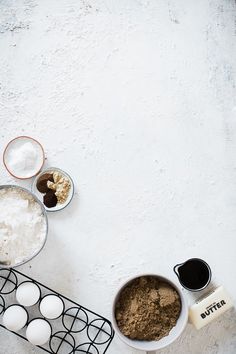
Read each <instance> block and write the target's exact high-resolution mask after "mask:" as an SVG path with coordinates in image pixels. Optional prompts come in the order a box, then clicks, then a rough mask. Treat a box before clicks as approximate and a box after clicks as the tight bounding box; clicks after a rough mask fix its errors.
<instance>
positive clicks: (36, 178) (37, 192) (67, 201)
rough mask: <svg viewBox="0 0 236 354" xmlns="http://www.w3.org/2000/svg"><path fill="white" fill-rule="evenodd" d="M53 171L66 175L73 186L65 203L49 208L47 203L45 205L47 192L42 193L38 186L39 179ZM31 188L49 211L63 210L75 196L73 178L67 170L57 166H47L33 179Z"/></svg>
mask: <svg viewBox="0 0 236 354" xmlns="http://www.w3.org/2000/svg"><path fill="white" fill-rule="evenodd" d="M53 172H59V173H61V174H62V175H63V176H65V177H66V178H67V179H68V180H69V181H70V185H71V188H70V191H69V195H68V198H67V200H66V201H65V203H63V204H59V203H58V204H57V205H56V206H55V207H53V208H48V207H46V205H44V203H43V197H44V194H45V193H40V192H39V190H38V188H37V181H38V179H39V178H40V177H41V176H42V175H44V174H45V173H53ZM31 190H32V193H34V194H35V195H36V197H37V198H38V199H39V200H40V201H41V203H42V204H43V206H44V208H45V209H46V211H49V212H53V211H59V210H62V209H64V208H65V207H67V205H68V204H70V202H71V200H72V198H73V196H74V183H73V180H72V178H71V177H70V176H69V175H68V173H66V172H65V171H63V170H61V169H60V168H57V167H50V168H47V169H45V170H43V171H42V172H40V173H39V174H38V175H37V176H36V177H35V179H34V180H33V183H32V187H31Z"/></svg>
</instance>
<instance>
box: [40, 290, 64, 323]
mask: <svg viewBox="0 0 236 354" xmlns="http://www.w3.org/2000/svg"><path fill="white" fill-rule="evenodd" d="M39 308H40V312H41V314H42V315H43V316H44V317H46V318H48V319H50V320H52V319H54V318H58V317H59V316H60V315H61V314H62V312H63V310H64V303H63V301H62V300H61V299H60V297H58V296H56V295H46V296H45V297H44V298H43V299H42V301H41V302H40V307H39Z"/></svg>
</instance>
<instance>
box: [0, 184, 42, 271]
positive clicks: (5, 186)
mask: <svg viewBox="0 0 236 354" xmlns="http://www.w3.org/2000/svg"><path fill="white" fill-rule="evenodd" d="M7 188H10V189H16V190H22V191H24V192H25V193H27V194H28V195H29V196H31V197H33V198H34V200H35V202H37V203H38V204H39V206H40V208H41V210H42V214H43V217H44V220H45V223H46V229H45V236H44V240H43V242H42V245H41V247H40V248H39V249H38V250H37V251H36V252H35V253H33V254H31V255H29V256H28V257H27V258H26V259H24V260H23V261H22V262H19V263H17V264H14V265H11V264H9V265H8V264H5V263H0V268H3V267H4V268H11V267H12V268H15V267H18V266H20V265H23V264H25V263H27V262H29V261H30V260H32V259H33V258H34V257H36V256H37V255H38V254H39V253H40V252H41V251H42V249H43V247H44V246H45V244H46V241H47V236H48V217H47V213H46V210H45V208H44V205H43V204H42V203H41V201H40V200H39V199H38V198H37V197H36V196H35V195H34V194H33V193H32V192H30V191H29V190H28V189H26V188H23V187H20V186H18V185H14V184H5V185H0V189H7Z"/></svg>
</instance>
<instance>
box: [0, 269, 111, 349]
mask: <svg viewBox="0 0 236 354" xmlns="http://www.w3.org/2000/svg"><path fill="white" fill-rule="evenodd" d="M26 281H31V282H33V283H34V284H36V285H37V286H38V287H39V289H40V292H41V295H40V299H39V301H38V302H37V304H35V305H33V306H31V307H27V308H25V310H26V311H27V313H28V321H27V324H26V326H25V327H24V328H23V329H21V330H20V331H18V332H12V333H14V334H15V335H17V336H18V337H21V338H22V339H24V340H26V341H28V339H27V338H26V335H25V333H26V328H27V325H28V324H29V322H30V321H31V320H32V319H36V318H42V319H44V317H43V316H42V315H41V313H40V311H39V304H40V301H41V299H42V298H43V297H45V296H47V295H52V294H53V295H56V296H59V297H60V299H61V300H62V302H63V304H64V311H63V313H62V314H61V316H60V317H59V318H57V319H54V320H49V319H46V320H47V321H48V323H49V324H50V326H51V329H52V332H51V336H50V339H49V341H48V342H47V343H46V344H44V345H39V346H37V347H39V348H41V349H42V350H44V351H45V352H47V353H50V354H81V353H86V354H104V353H106V351H107V349H108V347H109V346H110V344H111V342H112V340H113V338H114V330H113V328H112V325H111V322H110V321H109V320H107V319H106V318H105V317H102V316H100V315H99V314H97V313H95V312H93V311H91V310H89V309H87V308H85V307H83V306H81V305H79V304H78V303H76V302H74V301H72V300H70V299H69V298H67V297H65V296H63V295H61V294H59V293H57V292H56V291H54V290H52V289H50V288H48V287H47V286H45V285H43V284H41V283H39V282H38V281H36V280H34V279H32V278H30V277H29V276H27V275H25V274H23V273H21V272H19V271H18V270H16V269H12V268H0V327H3V328H5V329H7V328H6V327H5V326H4V324H3V321H2V317H3V314H4V311H5V310H6V309H7V308H8V307H9V306H12V305H14V304H17V301H16V296H15V292H16V289H17V287H18V286H19V285H20V284H21V283H23V282H26Z"/></svg>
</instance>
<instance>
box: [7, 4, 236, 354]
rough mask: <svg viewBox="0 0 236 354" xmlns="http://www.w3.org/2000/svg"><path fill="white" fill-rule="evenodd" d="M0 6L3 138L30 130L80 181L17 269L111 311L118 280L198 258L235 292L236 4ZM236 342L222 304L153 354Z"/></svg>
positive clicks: (233, 323) (12, 347)
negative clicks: (217, 313) (39, 247)
mask: <svg viewBox="0 0 236 354" xmlns="http://www.w3.org/2000/svg"><path fill="white" fill-rule="evenodd" d="M0 17H1V20H0V56H1V67H0V100H1V102H0V119H1V130H0V133H1V148H2V149H3V147H4V145H5V144H6V143H7V142H8V141H9V140H10V139H11V138H13V137H14V136H16V135H20V134H27V135H31V136H33V137H35V138H36V139H38V140H39V141H40V142H41V143H42V144H43V145H44V147H45V148H46V153H47V156H48V160H47V165H48V166H50V165H54V166H58V167H61V168H62V169H65V170H66V171H68V172H69V173H71V175H72V176H73V178H74V180H75V183H76V187H77V190H78V193H77V194H76V196H75V198H74V201H73V203H72V204H71V205H70V206H69V207H68V208H67V209H66V210H64V211H62V212H60V213H58V214H56V213H55V214H52V215H51V214H50V215H49V222H50V233H49V240H48V243H47V245H46V247H45V249H44V251H43V252H42V253H41V254H40V255H39V256H38V257H37V259H35V260H34V261H32V262H31V263H30V264H27V265H26V266H24V267H21V270H23V271H25V272H26V273H28V274H30V275H32V276H33V277H35V278H37V279H38V280H40V281H42V282H44V283H45V284H48V285H50V286H51V287H52V288H55V289H56V290H58V291H59V292H62V293H64V294H65V295H68V296H70V297H72V298H74V299H75V300H78V301H79V302H81V303H82V304H84V305H86V306H87V307H91V309H93V310H95V311H98V312H100V313H102V314H104V315H105V316H109V315H110V308H111V302H112V298H113V295H114V292H115V289H116V287H117V286H118V285H119V283H120V282H121V281H122V280H124V279H126V278H127V277H128V276H131V275H134V274H137V273H139V272H146V271H151V272H160V273H163V275H167V276H171V277H173V278H174V275H173V273H172V266H173V265H174V264H176V263H178V262H179V261H182V260H185V259H186V258H189V257H191V256H199V257H202V258H204V259H206V260H207V261H208V262H209V263H210V265H211V266H212V270H213V274H214V278H215V280H216V282H218V283H220V284H223V285H225V287H226V288H227V290H228V291H229V292H230V293H231V295H232V296H233V298H234V300H235V299H236V282H235V279H236V268H235V254H236V251H235V243H236V242H235V238H236V157H235V156H236V153H235V151H236V150H235V148H236V121H235V120H236V96H235V94H236V86H235V85H236V60H235V58H236V26H235V20H236V5H235V2H234V1H233V0H214V1H209V0H198V1H196V0H188V1H186V0H175V1H174V0H170V1H166V0H159V1H157V0H150V1H149V0H129V1H127V0H96V1H95V0H94V1H92V0H90V1H89V0H51V1H46V0H40V1H39V0H25V1H23V0H1V1H0ZM11 182H14V181H13V180H12V179H11V178H10V177H9V175H8V174H7V173H6V172H5V170H4V168H3V165H2V164H1V177H0V183H11ZM16 182H17V183H18V181H16ZM20 184H23V185H26V186H29V183H27V182H25V183H20ZM0 343H1V345H0V354H26V353H41V351H40V350H37V349H33V348H32V346H31V345H29V344H27V343H23V342H22V341H21V340H20V339H18V338H15V336H13V335H11V334H10V333H7V332H6V331H0ZM235 352H236V317H235V312H234V311H231V312H229V313H227V314H226V315H225V316H223V317H221V318H220V319H218V320H217V321H216V322H215V323H214V324H211V325H209V326H208V327H206V328H204V329H202V330H200V331H199V332H197V331H195V330H194V329H193V328H192V326H190V325H189V326H188V328H187V329H186V331H185V333H184V334H183V336H182V337H181V338H180V340H179V341H178V342H176V343H175V344H173V345H172V346H170V347H169V348H167V349H165V350H162V351H161V352H160V353H162V354H170V353H171V354H174V353H175V354H189V353H191V354H202V353H204V354H205V353H206V354H214V353H219V354H226V353H227V354H231V353H232V354H233V353H235ZM108 353H111V354H121V353H122V354H130V353H132V354H134V353H135V354H137V353H136V352H134V351H132V350H131V349H129V348H128V347H126V346H125V345H123V344H122V343H121V342H120V341H119V340H118V338H116V339H115V341H114V343H113V345H112V346H111V348H110V350H109V351H108Z"/></svg>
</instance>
